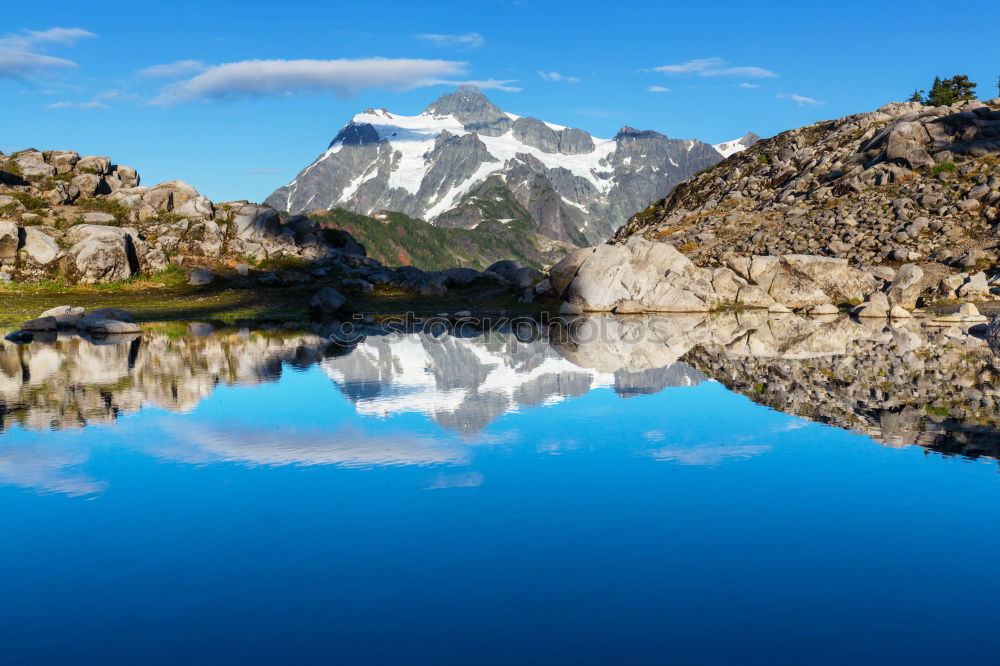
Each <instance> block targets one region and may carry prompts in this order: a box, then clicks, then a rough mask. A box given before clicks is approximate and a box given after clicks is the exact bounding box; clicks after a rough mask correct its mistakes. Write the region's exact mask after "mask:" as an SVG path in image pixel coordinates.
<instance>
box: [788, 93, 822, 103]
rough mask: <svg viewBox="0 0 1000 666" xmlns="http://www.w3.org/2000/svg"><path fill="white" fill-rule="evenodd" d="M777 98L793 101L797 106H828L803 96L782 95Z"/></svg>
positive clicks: (793, 94)
mask: <svg viewBox="0 0 1000 666" xmlns="http://www.w3.org/2000/svg"><path fill="white" fill-rule="evenodd" d="M775 97H777V98H778V99H788V100H791V101H793V102H795V103H796V104H798V105H799V106H822V105H824V104H826V102H820V101H819V100H815V99H813V98H812V97H804V96H802V95H796V94H795V93H780V94H777V95H775Z"/></svg>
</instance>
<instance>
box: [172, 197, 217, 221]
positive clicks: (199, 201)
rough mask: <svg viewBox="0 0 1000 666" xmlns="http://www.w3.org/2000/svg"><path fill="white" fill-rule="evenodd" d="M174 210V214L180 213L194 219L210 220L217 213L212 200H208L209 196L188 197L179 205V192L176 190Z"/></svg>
mask: <svg viewBox="0 0 1000 666" xmlns="http://www.w3.org/2000/svg"><path fill="white" fill-rule="evenodd" d="M172 212H173V213H174V215H179V216H181V217H186V218H188V219H192V220H210V219H212V216H213V215H214V214H215V209H214V208H213V207H212V202H211V201H209V200H208V197H204V196H200V195H199V196H196V197H193V198H191V199H188V200H187V201H185V202H184V203H182V204H181V205H179V206H178V205H177V194H176V192H175V193H174V209H173V211H172Z"/></svg>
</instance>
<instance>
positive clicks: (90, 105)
mask: <svg viewBox="0 0 1000 666" xmlns="http://www.w3.org/2000/svg"><path fill="white" fill-rule="evenodd" d="M45 108H46V109H79V110H81V111H96V110H98V109H106V108H108V105H107V104H103V103H101V102H98V101H96V100H94V101H92V102H55V103H54V104H46V105H45Z"/></svg>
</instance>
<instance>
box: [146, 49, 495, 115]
mask: <svg viewBox="0 0 1000 666" xmlns="http://www.w3.org/2000/svg"><path fill="white" fill-rule="evenodd" d="M465 73H466V63H464V62H456V61H451V60H420V59H403V58H364V59H357V60H348V59H341V60H243V61H240V62H232V63H225V64H222V65H215V66H211V67H208V68H207V69H206V70H205V71H203V72H201V73H200V74H197V75H196V76H194V77H192V78H190V79H187V80H182V81H179V82H177V83H174V84H171V85H169V86H167V88H166V89H164V91H163V92H162V93H161V94H160V95H159V96H157V97H156V98H155V99H154V100H153V101H152V104H154V105H160V106H164V105H170V104H179V103H183V102H191V101H196V100H226V99H246V98H259V97H287V96H291V95H295V94H310V93H317V92H329V93H333V94H335V95H337V96H340V97H347V96H350V95H353V94H356V93H358V92H359V91H361V90H364V89H368V88H379V89H384V90H394V91H405V90H412V89H414V88H420V87H424V86H432V85H437V84H442V83H449V84H450V83H452V81H448V80H444V79H443V78H442V77H455V76H462V75H464V74H465ZM472 83H474V85H478V86H480V87H483V88H489V87H492V88H495V89H500V90H503V89H507V88H509V85H508V84H509V83H511V82H510V81H493V80H486V81H477V82H472Z"/></svg>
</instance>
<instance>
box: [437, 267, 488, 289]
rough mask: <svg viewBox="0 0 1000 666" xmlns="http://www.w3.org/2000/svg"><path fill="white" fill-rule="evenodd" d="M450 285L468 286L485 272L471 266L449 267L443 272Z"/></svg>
mask: <svg viewBox="0 0 1000 666" xmlns="http://www.w3.org/2000/svg"><path fill="white" fill-rule="evenodd" d="M443 274H444V277H445V279H446V280H447V281H448V286H449V287H467V286H469V285H470V284H472V283H473V282H475V281H476V280H478V279H479V278H481V277H483V274H482V273H480V272H479V271H477V270H473V269H471V268H449V269H448V270H446V271H444V272H443Z"/></svg>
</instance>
